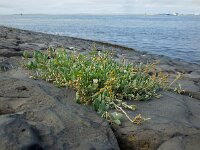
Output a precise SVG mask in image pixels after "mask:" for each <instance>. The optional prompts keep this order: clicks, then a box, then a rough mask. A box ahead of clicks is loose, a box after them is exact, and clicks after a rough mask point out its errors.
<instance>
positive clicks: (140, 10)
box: [0, 0, 200, 14]
mask: <svg viewBox="0 0 200 150" xmlns="http://www.w3.org/2000/svg"><path fill="white" fill-rule="evenodd" d="M174 12H178V13H185V14H187V13H200V0H0V14H20V13H23V14H145V13H147V14H155V13H174Z"/></svg>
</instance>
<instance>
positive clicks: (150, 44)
mask: <svg viewBox="0 0 200 150" xmlns="http://www.w3.org/2000/svg"><path fill="white" fill-rule="evenodd" d="M0 25H4V26H10V27H16V28H20V29H26V30H32V31H39V32H44V33H51V34H59V35H66V36H72V37H79V38H84V39H91V40H99V41H104V42H110V43H114V44H120V45H124V46H127V47H130V48H134V49H136V50H138V51H146V52H148V53H152V54H158V55H165V56H169V57H171V58H178V59H182V60H184V61H187V62H192V63H198V64H200V16H193V15H187V16H164V15H154V16H147V15H0Z"/></svg>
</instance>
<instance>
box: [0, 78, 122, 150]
mask: <svg viewBox="0 0 200 150" xmlns="http://www.w3.org/2000/svg"><path fill="white" fill-rule="evenodd" d="M63 90H64V89H58V88H56V87H54V86H53V85H50V84H48V83H45V82H42V81H34V80H29V79H26V80H25V79H24V80H22V79H17V78H8V77H0V139H1V140H0V149H2V150H4V149H5V150H6V149H9V150H18V149H19V150H21V149H27V150H29V149H38V150H42V149H47V150H50V149H52V150H55V149H57V150H62V149H63V150H65V149H72V150H74V149H80V150H90V149H98V150H111V149H113V150H115V149H116V150H117V149H119V147H118V144H117V141H116V138H115V136H114V134H113V132H112V130H111V129H110V126H109V125H108V123H107V122H105V120H103V119H101V118H100V117H99V116H98V115H97V114H96V113H95V112H94V111H92V110H91V109H89V108H88V107H84V106H81V105H78V104H75V103H72V102H69V103H68V102H67V101H71V100H69V97H70V96H68V95H71V94H73V93H71V92H70V91H68V90H65V92H64V91H63Z"/></svg>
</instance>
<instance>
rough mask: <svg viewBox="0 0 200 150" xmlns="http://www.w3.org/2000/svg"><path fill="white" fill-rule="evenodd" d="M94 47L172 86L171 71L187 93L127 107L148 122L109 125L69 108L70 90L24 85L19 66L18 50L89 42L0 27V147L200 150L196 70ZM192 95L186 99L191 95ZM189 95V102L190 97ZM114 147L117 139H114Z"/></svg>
mask: <svg viewBox="0 0 200 150" xmlns="http://www.w3.org/2000/svg"><path fill="white" fill-rule="evenodd" d="M95 46H96V49H97V50H99V51H101V50H102V49H105V50H112V51H113V53H114V57H115V59H116V61H121V59H123V58H125V60H126V61H128V62H133V63H139V62H144V63H146V62H153V61H155V60H159V61H160V63H159V64H158V65H157V68H159V69H162V70H163V71H164V72H166V73H168V74H169V76H170V80H171V81H172V80H173V79H174V78H175V77H176V75H177V72H180V73H181V74H182V77H181V79H180V80H179V81H178V83H177V85H178V84H179V83H180V84H181V88H182V89H183V90H185V93H184V94H185V95H180V94H175V93H172V92H165V93H162V95H163V96H162V97H161V98H160V99H153V100H150V101H145V102H130V103H134V104H136V105H137V108H138V109H137V111H135V112H128V113H129V115H130V116H135V115H136V114H138V113H141V115H142V116H143V117H145V118H151V119H150V120H148V121H145V122H144V123H143V124H142V125H139V126H138V125H133V124H131V123H130V122H129V121H128V120H126V119H125V118H124V120H123V121H122V122H123V123H122V125H121V126H115V125H114V126H112V130H113V131H114V134H115V136H114V134H113V131H112V130H111V128H110V126H109V125H108V124H107V123H106V122H105V121H104V120H103V119H101V118H100V117H99V116H98V115H96V113H95V112H94V111H93V110H91V109H90V108H89V107H85V106H82V105H78V104H76V103H75V102H74V91H73V90H71V89H66V88H64V89H62V88H61V89H58V88H56V87H55V86H53V85H51V84H50V83H46V82H44V81H41V80H33V79H29V73H30V72H29V71H27V70H24V69H23V68H21V67H20V66H21V64H22V62H23V61H24V60H23V59H22V57H21V56H22V54H23V51H24V50H27V51H28V52H30V53H31V52H32V51H34V50H41V51H43V50H45V49H47V48H48V47H55V48H56V47H64V48H67V49H69V50H73V49H76V50H77V52H80V53H87V52H88V51H87V50H89V49H91V48H92V47H94V41H90V40H83V39H78V38H71V37H63V36H57V35H47V34H43V33H36V32H31V31H24V30H18V29H13V28H7V27H2V26H0V139H1V140H0V149H119V147H118V143H119V146H120V149H131V150H132V149H136V150H140V149H141V150H149V149H150V150H154V149H159V150H168V149H170V150H171V149H186V150H191V149H192V150H199V149H200V144H199V141H200V117H199V116H200V65H197V64H189V63H186V62H182V61H181V60H171V59H170V58H167V57H164V56H156V55H150V54H146V53H142V52H137V51H135V50H134V49H130V48H126V47H123V46H118V45H113V44H108V43H102V42H95ZM189 96H190V97H189ZM191 97H192V98H191ZM115 137H116V138H117V141H118V143H117V141H116V138H115Z"/></svg>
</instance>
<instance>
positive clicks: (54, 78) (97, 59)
mask: <svg viewBox="0 0 200 150" xmlns="http://www.w3.org/2000/svg"><path fill="white" fill-rule="evenodd" d="M24 56H25V57H27V54H26V53H24ZM155 65H156V63H152V64H146V65H144V64H142V63H141V64H139V65H133V64H125V63H123V64H121V63H118V62H116V61H114V59H113V58H112V54H111V53H109V52H96V51H91V52H90V53H89V54H88V55H83V54H77V53H76V52H75V51H74V52H72V53H67V51H66V50H64V49H58V50H54V49H52V48H49V49H48V51H47V53H42V52H40V51H35V52H34V53H33V59H32V60H31V61H29V62H28V64H26V67H27V68H28V69H33V70H35V71H36V77H38V78H42V79H44V80H46V81H48V82H52V83H54V84H55V85H57V86H59V87H72V88H74V89H75V90H76V100H77V102H78V103H80V104H85V105H91V106H92V107H93V109H94V110H95V111H96V112H98V113H99V114H100V115H101V116H102V117H104V118H106V119H107V120H108V121H109V122H110V123H116V124H120V123H121V121H120V119H121V117H122V114H124V115H125V116H126V117H127V118H128V119H129V120H130V121H131V122H133V123H140V121H141V116H140V115H138V116H136V117H134V118H133V119H131V118H130V117H129V116H128V115H127V113H126V111H125V110H126V109H130V110H135V109H136V106H135V105H128V104H127V102H126V100H138V101H144V100H149V99H151V98H152V97H158V96H159V91H160V90H162V89H164V88H165V87H166V85H167V84H166V83H167V76H166V75H164V74H163V73H162V72H157V71H156V69H155ZM111 109H112V110H113V109H115V110H116V111H115V112H113V111H112V113H111V111H109V110H111Z"/></svg>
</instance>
